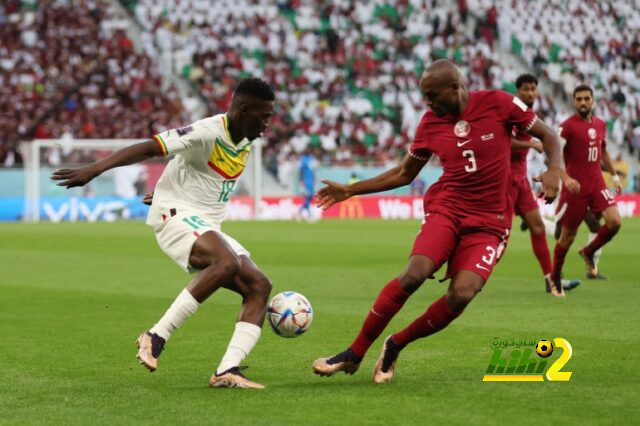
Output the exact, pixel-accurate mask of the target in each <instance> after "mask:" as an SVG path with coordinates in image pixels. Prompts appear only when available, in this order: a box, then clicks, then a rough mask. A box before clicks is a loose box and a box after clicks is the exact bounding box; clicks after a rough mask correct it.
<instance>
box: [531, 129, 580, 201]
mask: <svg viewBox="0 0 640 426" xmlns="http://www.w3.org/2000/svg"><path fill="white" fill-rule="evenodd" d="M529 134H530V135H532V136H535V137H536V138H538V139H540V141H542V147H543V148H544V152H545V153H546V154H547V161H548V163H549V167H548V169H547V170H546V171H545V172H544V173H543V174H542V176H540V182H541V183H542V190H541V192H540V196H541V197H544V198H545V200H546V201H547V203H551V202H552V201H553V200H554V198H556V195H557V194H558V190H559V189H560V186H559V180H560V179H562V182H563V183H564V186H565V188H566V189H567V190H568V191H569V192H572V193H574V194H575V193H577V192H578V191H580V184H579V183H578V181H576V180H575V179H573V178H571V177H570V176H569V175H568V174H567V172H566V170H565V169H564V161H563V159H562V151H561V150H560V138H559V137H558V134H557V133H556V132H554V131H553V130H551V128H550V127H549V126H547V125H546V124H545V123H544V122H543V121H541V120H536V122H535V123H534V124H533V126H531V128H530V129H529Z"/></svg>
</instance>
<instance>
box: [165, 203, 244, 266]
mask: <svg viewBox="0 0 640 426" xmlns="http://www.w3.org/2000/svg"><path fill="white" fill-rule="evenodd" d="M154 230H155V234H156V240H157V241H158V245H159V246H160V248H161V249H162V251H163V252H165V253H166V254H167V256H169V257H170V258H171V259H173V260H174V261H175V262H176V263H177V264H178V265H179V266H180V267H181V268H182V269H184V270H185V271H186V272H188V273H190V274H193V273H194V272H197V271H198V269H196V268H193V267H192V266H191V265H189V256H191V249H192V247H193V244H194V243H195V242H196V240H197V239H198V237H200V235H202V234H204V233H205V232H209V231H213V232H216V233H217V234H218V235H220V236H221V237H222V238H224V240H225V241H226V242H227V244H229V245H230V246H231V249H232V250H233V251H234V252H235V253H236V254H237V255H238V256H242V255H244V256H250V253H249V252H248V251H247V250H246V249H245V248H244V247H242V245H240V243H239V242H237V241H236V240H234V239H233V238H231V237H230V236H228V235H227V234H225V233H224V232H222V231H221V230H220V229H219V228H217V227H214V226H212V225H210V224H208V223H207V222H205V221H204V220H202V219H201V218H200V216H198V214H196V213H193V212H180V213H178V214H176V215H175V216H172V217H167V218H166V220H165V221H164V222H162V223H161V224H160V225H159V226H157V227H155V228H154Z"/></svg>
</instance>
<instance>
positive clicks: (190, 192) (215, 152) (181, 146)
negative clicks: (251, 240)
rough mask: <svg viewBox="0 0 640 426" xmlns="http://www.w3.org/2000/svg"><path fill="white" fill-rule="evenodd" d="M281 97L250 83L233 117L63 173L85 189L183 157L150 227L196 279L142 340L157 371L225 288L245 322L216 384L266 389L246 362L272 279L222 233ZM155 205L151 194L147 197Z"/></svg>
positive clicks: (59, 175)
mask: <svg viewBox="0 0 640 426" xmlns="http://www.w3.org/2000/svg"><path fill="white" fill-rule="evenodd" d="M274 99H275V95H274V93H273V91H272V89H271V88H270V87H269V85H268V84H267V83H265V82H264V81H263V80H260V79H257V78H247V79H244V80H242V81H241V82H240V83H239V84H238V86H237V87H236V89H235V92H234V94H233V98H232V101H231V107H230V109H229V111H228V112H227V113H226V114H218V115H215V116H213V117H208V118H205V119H202V120H199V121H196V122H195V123H193V124H191V125H190V126H186V127H182V128H178V129H172V130H167V131H165V132H162V133H160V134H157V135H155V136H154V137H153V140H150V141H147V142H142V143H139V144H136V145H132V146H130V147H127V148H125V149H123V150H120V151H118V152H116V153H114V154H113V155H111V156H109V157H107V158H105V159H103V160H100V161H97V162H95V163H93V164H91V165H89V166H87V167H82V168H79V169H61V170H56V171H55V172H53V175H52V179H55V180H60V181H61V182H59V183H58V185H60V186H65V187H67V188H72V187H75V186H83V185H85V184H87V183H88V182H89V181H91V180H92V179H93V178H95V177H96V176H99V175H100V174H102V173H104V172H105V171H107V170H109V169H112V168H114V167H118V166H124V165H127V164H133V163H137V162H140V161H144V160H146V159H149V158H152V157H157V156H167V155H175V157H174V158H173V159H172V160H171V161H170V162H169V163H168V164H167V167H166V168H165V170H164V172H163V173H162V176H161V177H160V180H159V181H158V183H157V185H156V188H155V193H154V194H153V204H152V205H151V208H150V210H149V214H148V216H147V225H150V226H152V227H153V228H154V231H155V236H156V240H157V241H158V245H159V246H160V248H161V249H162V250H163V251H164V252H165V253H166V254H167V255H168V256H169V257H170V258H171V259H173V260H174V261H175V262H176V263H177V264H178V265H179V266H180V267H181V268H182V269H184V270H185V271H186V272H189V273H194V274H195V276H194V278H193V279H192V280H191V282H189V284H188V285H187V287H186V288H185V289H184V290H183V291H182V292H181V293H180V294H179V295H178V297H177V298H176V299H175V301H174V302H173V304H172V305H171V306H170V307H169V309H168V310H167V311H166V313H165V314H164V315H163V316H162V318H160V320H159V321H158V322H157V323H156V324H155V325H154V326H153V327H151V329H149V330H148V331H145V332H144V333H142V334H141V335H140V337H138V340H137V341H136V343H137V345H138V348H139V350H138V353H137V357H138V359H139V360H140V363H141V364H142V365H144V366H145V367H146V368H147V369H149V371H151V372H153V371H155V370H156V369H157V367H158V357H159V356H160V354H161V353H162V350H163V349H164V346H165V343H166V342H167V340H168V339H169V337H170V336H171V334H172V333H173V332H174V331H175V330H176V329H178V328H179V327H180V326H181V325H182V324H183V323H184V322H185V321H186V320H187V318H189V317H190V316H191V315H193V314H194V313H195V312H196V310H197V309H198V307H199V306H200V304H201V303H202V302H204V301H205V300H206V299H207V298H208V297H209V296H211V294H213V293H214V292H215V291H216V290H217V289H218V288H220V287H224V288H227V289H230V290H232V291H235V292H236V293H239V294H240V295H241V296H242V308H241V310H240V317H239V319H238V322H236V325H235V331H234V333H233V336H232V337H231V341H230V342H229V346H228V348H227V351H226V353H225V354H224V356H223V357H222V361H221V362H220V365H219V366H218V368H217V370H216V372H215V373H214V374H213V375H212V376H211V379H210V381H209V385H210V386H212V387H238V388H251V389H263V388H264V386H263V385H261V384H258V383H255V382H252V381H251V380H249V379H247V378H246V377H245V376H244V375H243V374H242V372H241V371H240V363H241V362H242V360H244V359H245V358H246V357H247V355H248V354H249V353H250V352H251V350H252V349H253V347H254V346H255V344H256V343H257V341H258V339H259V338H260V334H261V330H262V329H261V327H262V323H263V321H264V316H265V310H266V305H267V299H268V297H269V293H270V292H271V282H270V281H269V279H268V278H267V276H266V275H265V274H264V273H263V272H262V271H260V269H258V267H257V266H256V264H255V263H254V262H253V261H252V260H251V257H250V255H249V252H248V251H247V250H246V249H245V248H244V247H242V246H241V245H240V244H239V243H238V242H237V241H236V240H234V239H233V238H231V237H230V236H228V235H226V234H224V233H223V232H222V231H221V230H220V226H221V224H222V220H223V218H224V215H225V211H226V210H227V207H228V203H229V197H230V196H231V193H232V192H233V190H234V189H235V187H236V183H237V181H238V178H239V177H240V175H241V174H242V171H243V170H244V168H245V165H246V163H247V159H248V157H249V151H250V150H251V143H252V141H253V140H255V139H257V138H258V137H260V135H261V134H262V132H264V131H265V130H266V128H267V127H268V126H269V120H270V118H271V115H272V114H273V101H274ZM145 201H146V202H149V201H150V194H148V196H147V197H145Z"/></svg>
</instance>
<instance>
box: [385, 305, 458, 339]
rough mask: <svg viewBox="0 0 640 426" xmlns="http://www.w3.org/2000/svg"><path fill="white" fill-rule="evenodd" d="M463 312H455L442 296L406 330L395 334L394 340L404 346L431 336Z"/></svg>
mask: <svg viewBox="0 0 640 426" xmlns="http://www.w3.org/2000/svg"><path fill="white" fill-rule="evenodd" d="M462 312H463V311H459V312H453V311H452V310H451V308H450V307H449V305H448V304H447V301H446V300H445V296H442V297H441V298H440V299H438V300H436V301H435V302H433V303H432V304H431V306H429V308H427V311H426V312H425V313H424V314H422V315H421V316H419V317H418V318H416V319H415V321H413V322H412V323H411V324H409V325H408V326H407V327H406V328H405V329H404V330H402V331H400V332H398V333H396V334H394V335H393V341H394V342H395V343H397V344H398V345H399V346H401V347H404V346H406V345H407V344H409V343H411V342H413V341H414V340H417V339H420V338H421V337H427V336H430V335H432V334H433V333H437V332H438V331H440V330H442V329H443V328H445V327H446V326H448V325H449V323H450V322H451V321H453V320H454V319H456V318H458V316H460V314H462Z"/></svg>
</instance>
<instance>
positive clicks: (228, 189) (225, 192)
mask: <svg viewBox="0 0 640 426" xmlns="http://www.w3.org/2000/svg"><path fill="white" fill-rule="evenodd" d="M235 186H236V181H235V179H230V180H225V181H224V182H222V190H221V191H220V197H218V202H222V203H228V202H229V197H231V193H232V192H233V188H234V187H235Z"/></svg>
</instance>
